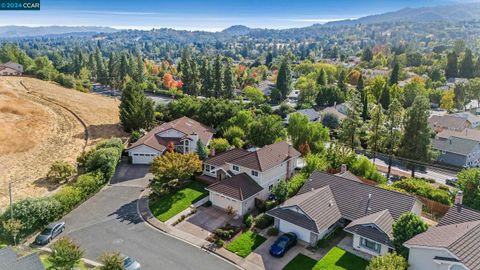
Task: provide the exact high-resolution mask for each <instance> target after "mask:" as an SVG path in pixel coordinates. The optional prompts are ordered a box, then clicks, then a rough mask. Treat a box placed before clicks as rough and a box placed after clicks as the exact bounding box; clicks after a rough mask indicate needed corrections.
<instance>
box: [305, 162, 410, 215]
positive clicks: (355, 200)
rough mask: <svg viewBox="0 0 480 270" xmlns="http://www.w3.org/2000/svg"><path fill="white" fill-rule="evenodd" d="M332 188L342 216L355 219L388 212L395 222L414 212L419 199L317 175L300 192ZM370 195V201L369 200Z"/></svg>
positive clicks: (359, 183) (333, 176) (316, 173)
mask: <svg viewBox="0 0 480 270" xmlns="http://www.w3.org/2000/svg"><path fill="white" fill-rule="evenodd" d="M325 186H329V187H330V190H331V191H332V193H333V196H334V198H335V201H336V203H337V206H338V208H339V210H340V212H341V214H342V217H344V218H346V219H349V220H355V219H358V218H361V217H364V216H366V215H370V214H373V213H377V212H380V211H383V210H386V209H388V210H389V211H390V214H391V215H392V217H393V218H394V219H398V218H399V217H400V215H402V214H403V213H406V212H411V211H412V209H413V207H414V205H415V203H416V202H418V201H417V199H416V198H415V197H414V196H412V195H408V194H403V193H399V192H395V191H391V190H386V189H383V188H380V187H376V186H372V185H368V184H365V183H361V182H357V181H354V180H350V179H347V178H343V177H341V176H336V175H331V174H328V173H323V172H318V171H316V172H314V173H313V174H312V175H311V176H310V178H309V179H308V180H307V182H306V183H305V184H304V185H303V187H302V188H301V189H300V191H299V193H298V194H299V195H301V194H303V193H306V192H309V191H311V190H312V189H319V188H322V187H325ZM369 195H371V196H370V199H369Z"/></svg>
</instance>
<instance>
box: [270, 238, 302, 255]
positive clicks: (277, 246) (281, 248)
mask: <svg viewBox="0 0 480 270" xmlns="http://www.w3.org/2000/svg"><path fill="white" fill-rule="evenodd" d="M296 244H297V235H296V234H294V233H293V232H289V233H286V234H283V235H282V236H280V237H279V238H278V239H277V240H276V241H275V243H273V245H272V246H271V247H270V255H272V256H274V257H283V255H285V253H286V252H287V251H288V250H289V249H290V248H291V247H293V246H295V245H296Z"/></svg>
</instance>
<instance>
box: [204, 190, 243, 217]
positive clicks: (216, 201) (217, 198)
mask: <svg viewBox="0 0 480 270" xmlns="http://www.w3.org/2000/svg"><path fill="white" fill-rule="evenodd" d="M210 201H211V202H212V204H213V205H215V206H218V207H220V208H223V209H227V207H229V206H231V207H232V208H233V209H234V210H235V211H237V213H238V214H242V213H240V212H239V210H240V207H239V205H240V202H238V201H234V200H232V199H230V198H228V197H225V196H222V195H220V194H216V193H213V192H210Z"/></svg>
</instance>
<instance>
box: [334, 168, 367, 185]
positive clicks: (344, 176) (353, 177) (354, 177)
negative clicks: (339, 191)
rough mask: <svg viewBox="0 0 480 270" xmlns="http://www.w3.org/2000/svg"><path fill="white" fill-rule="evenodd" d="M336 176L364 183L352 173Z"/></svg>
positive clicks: (347, 172) (346, 172)
mask: <svg viewBox="0 0 480 270" xmlns="http://www.w3.org/2000/svg"><path fill="white" fill-rule="evenodd" d="M335 175H338V176H340V177H343V178H347V179H350V180H353V181H357V182H361V183H362V180H360V178H358V177H357V176H356V175H355V174H353V173H351V172H350V171H345V172H343V173H337V174H335Z"/></svg>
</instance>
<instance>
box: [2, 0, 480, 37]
mask: <svg viewBox="0 0 480 270" xmlns="http://www.w3.org/2000/svg"><path fill="white" fill-rule="evenodd" d="M471 20H480V2H476V3H466V4H456V5H443V6H434V7H421V8H404V9H401V10H398V11H393V12H387V13H383V14H378V15H370V16H366V17H362V18H359V19H355V20H341V21H333V22H329V23H326V24H315V25H313V26H308V27H303V28H292V29H284V30H272V29H260V28H249V27H247V26H244V25H233V26H230V27H228V28H226V29H224V30H223V31H221V32H216V33H210V32H205V31H193V32H191V31H177V30H173V29H165V28H162V29H157V30H156V31H160V32H162V31H164V32H165V33H167V34H175V33H177V34H182V35H185V36H192V35H193V36H210V37H213V36H215V37H217V38H219V37H232V36H243V35H253V36H259V35H271V34H275V33H276V34H281V33H285V34H296V33H298V32H302V31H303V32H307V33H308V32H312V31H317V30H318V29H319V28H322V27H335V26H353V25H357V24H375V23H392V22H413V23H415V22H418V23H421V22H434V21H446V22H459V21H471ZM119 31H120V32H122V31H121V30H118V29H114V28H111V27H96V26H41V27H27V26H13V25H12V26H0V38H18V37H31V36H46V35H63V34H82V33H84V34H85V33H113V32H119Z"/></svg>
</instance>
